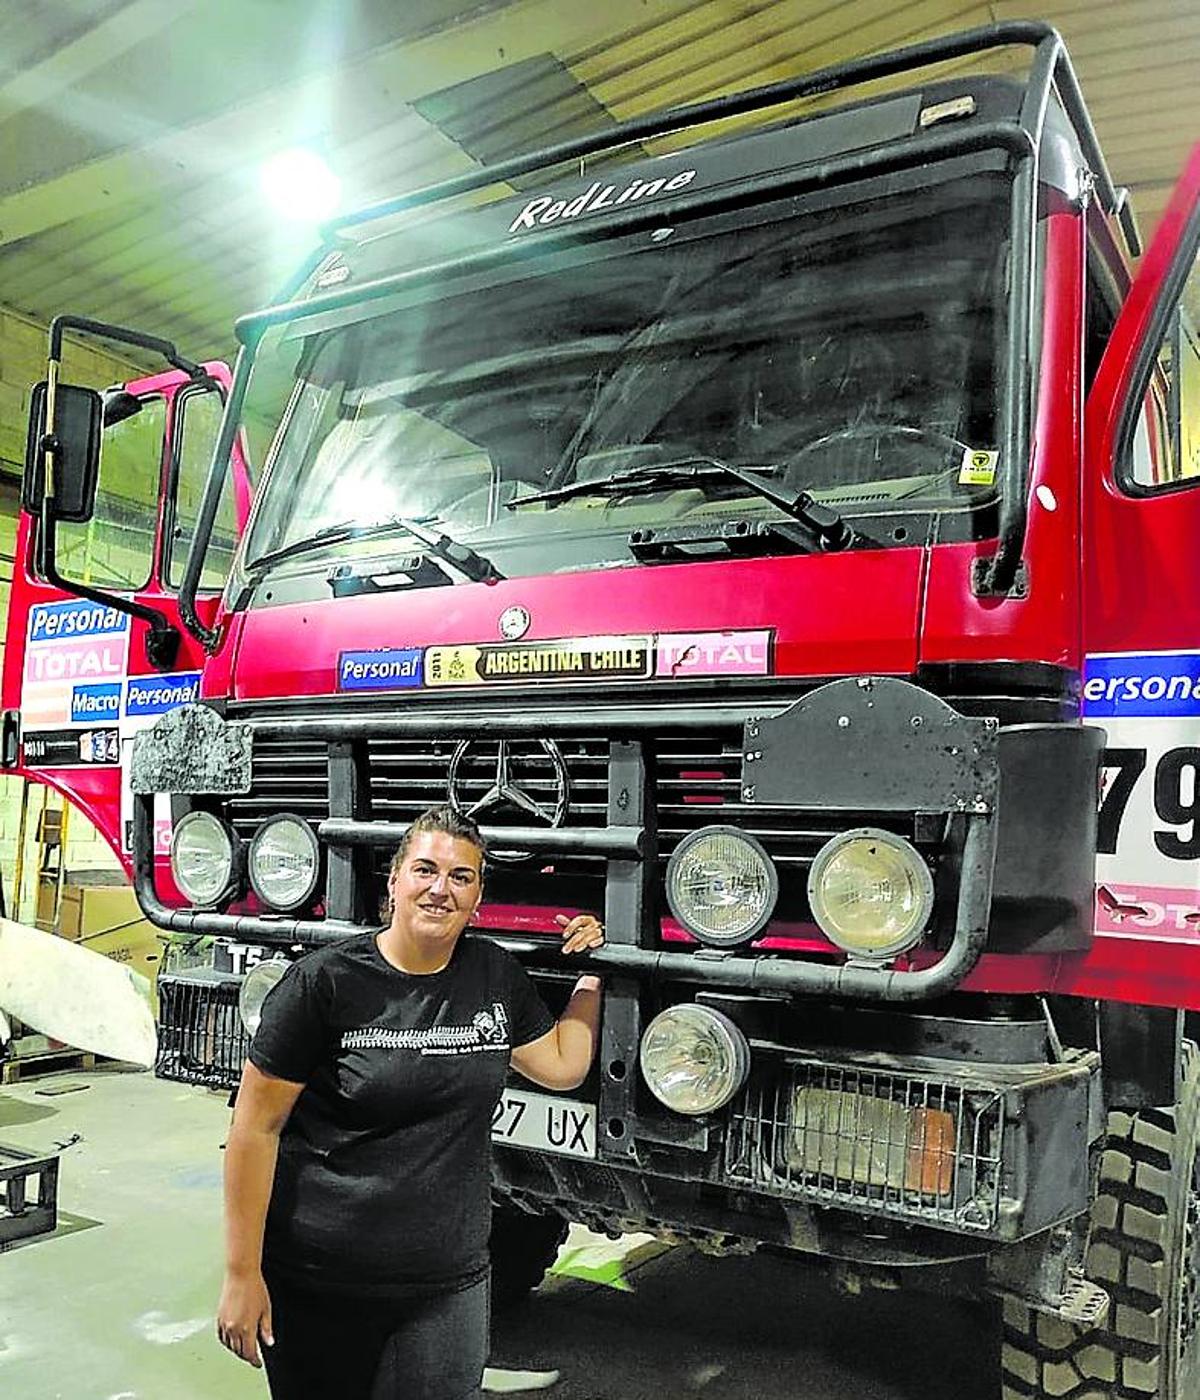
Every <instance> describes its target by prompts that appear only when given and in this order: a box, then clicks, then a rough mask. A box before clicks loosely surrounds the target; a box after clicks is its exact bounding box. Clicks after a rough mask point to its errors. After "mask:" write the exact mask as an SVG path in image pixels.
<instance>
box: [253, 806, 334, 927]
mask: <svg viewBox="0 0 1200 1400" xmlns="http://www.w3.org/2000/svg"><path fill="white" fill-rule="evenodd" d="M247 865H248V868H249V873H250V885H251V888H252V889H253V890H254V893H255V894H256V895H258V897H259V899H261V900H262V902H263V903H264V904H269V905H270V906H271V908H272V909H281V910H284V911H287V910H290V909H299V908H300V907H301V905H304V904H307V903H308V902H309V901H310V900H311V899H312V897H313V895H314V894H315V893H316V890H317V884H318V883H319V881H320V878H321V847H320V845H319V844H318V842H317V838H316V837H315V836H314V835H313V833H312V828H311V827H310V826H309V825H308V823H307V822H306V821H304V820H303V819H302V818H300V817H292V816H282V817H272V818H271V819H270V820H269V821H265V822H263V824H262V826H260V827H259V828H258V830H257V831H256V832H255V833H254V838H253V840H252V841H251V842H250V856H249V860H248V862H247Z"/></svg>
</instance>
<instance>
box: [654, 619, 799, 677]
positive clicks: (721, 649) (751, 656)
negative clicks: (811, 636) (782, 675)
mask: <svg viewBox="0 0 1200 1400" xmlns="http://www.w3.org/2000/svg"><path fill="white" fill-rule="evenodd" d="M772 637H773V633H772V631H771V629H770V628H761V629H759V630H757V631H744V632H663V633H660V634H659V636H658V638H657V642H656V645H655V661H654V674H655V675H656V676H660V677H667V678H668V679H671V680H686V679H687V677H689V676H768V675H770V674H771V640H772Z"/></svg>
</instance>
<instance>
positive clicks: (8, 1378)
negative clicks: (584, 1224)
mask: <svg viewBox="0 0 1200 1400" xmlns="http://www.w3.org/2000/svg"><path fill="white" fill-rule="evenodd" d="M63 1090H69V1092H63ZM225 1100H226V1096H225V1095H224V1094H216V1093H209V1092H206V1091H204V1090H200V1089H189V1088H185V1087H183V1086H181V1085H175V1084H168V1083H164V1082H161V1081H158V1080H155V1079H154V1078H153V1077H152V1076H151V1075H149V1074H147V1073H144V1072H139V1071H133V1070H129V1069H126V1068H124V1067H121V1066H115V1065H107V1066H104V1067H102V1068H100V1069H97V1070H95V1071H93V1072H89V1073H70V1074H58V1075H53V1076H50V1077H47V1078H42V1079H34V1080H30V1081H27V1082H25V1083H22V1084H18V1085H12V1086H9V1087H6V1088H4V1089H2V1090H0V1142H2V1143H5V1144H8V1145H11V1146H14V1147H19V1148H24V1149H26V1150H30V1151H38V1152H44V1151H47V1150H52V1149H53V1148H54V1147H55V1145H56V1144H61V1143H68V1142H70V1144H71V1145H69V1146H66V1147H65V1148H63V1150H62V1157H61V1160H62V1166H61V1180H60V1187H59V1204H60V1208H61V1212H62V1223H61V1225H60V1227H59V1230H58V1232H57V1233H56V1234H55V1235H53V1236H46V1237H42V1238H41V1239H39V1240H35V1241H30V1242H28V1243H24V1244H19V1245H16V1246H13V1247H11V1248H10V1249H9V1250H7V1251H5V1252H4V1255H3V1258H0V1396H3V1397H4V1398H5V1400H218V1398H219V1400H243V1398H245V1400H249V1397H258V1400H263V1397H265V1395H266V1387H265V1384H264V1382H263V1380H262V1377H261V1375H260V1374H259V1373H257V1372H255V1371H252V1370H251V1369H250V1368H249V1367H247V1366H245V1365H243V1364H242V1363H240V1362H238V1361H236V1360H234V1359H233V1358H232V1357H230V1356H229V1355H228V1354H227V1353H226V1352H224V1351H222V1349H221V1348H220V1346H219V1345H218V1343H217V1341H216V1339H215V1337H214V1335H213V1327H212V1315H213V1308H214V1306H215V1302H216V1297H217V1291H218V1286H219V1282H220V1261H221V1249H220V1233H219V1232H220V1171H221V1152H220V1147H221V1143H222V1141H223V1139H224V1134H225V1129H226V1126H227V1124H228V1113H227V1111H226V1107H225ZM72 1139H74V1141H72ZM622 1254H624V1256H625V1257H624V1259H623V1261H621V1262H615V1259H614V1256H619V1255H622ZM559 1269H560V1270H561V1272H560V1273H559V1274H558V1275H557V1276H556V1277H553V1278H551V1279H549V1280H548V1281H547V1283H546V1284H545V1285H544V1286H543V1288H542V1290H541V1291H540V1292H539V1294H538V1295H537V1296H536V1297H535V1298H534V1299H533V1301H532V1302H531V1303H530V1304H528V1305H527V1306H525V1307H522V1308H519V1309H517V1310H516V1311H515V1312H512V1313H510V1314H508V1315H505V1316H501V1317H500V1318H498V1319H497V1322H496V1327H495V1337H494V1343H493V1356H492V1361H493V1364H494V1367H495V1370H493V1371H492V1372H489V1375H488V1378H487V1379H488V1382H489V1384H490V1385H491V1386H492V1387H493V1388H494V1389H495V1390H496V1391H500V1392H515V1391H530V1390H533V1389H542V1390H544V1392H545V1393H546V1394H547V1395H548V1396H550V1397H552V1398H553V1400H643V1397H644V1400H674V1397H676V1396H686V1395H699V1394H700V1393H701V1392H703V1394H704V1396H705V1398H706V1400H783V1397H787V1400H835V1398H837V1397H842V1396H854V1397H856V1398H858V1400H918V1398H919V1400H964V1397H965V1398H966V1400H987V1397H989V1396H991V1395H993V1394H994V1393H995V1381H994V1379H993V1377H994V1371H993V1366H994V1357H995V1338H994V1336H993V1334H992V1331H991V1322H990V1320H989V1318H988V1317H987V1316H986V1315H985V1314H983V1313H982V1312H981V1311H980V1310H978V1309H973V1308H968V1307H967V1306H966V1305H957V1304H950V1305H947V1304H945V1303H934V1302H932V1301H930V1300H928V1299H923V1298H920V1297H917V1296H915V1295H891V1294H878V1293H873V1294H869V1295H864V1296H863V1297H860V1298H855V1299H844V1298H835V1297H834V1296H832V1294H831V1293H830V1292H829V1291H828V1289H827V1288H826V1286H825V1285H824V1283H823V1282H822V1280H821V1279H820V1278H819V1277H818V1276H817V1275H815V1274H814V1272H813V1271H811V1270H807V1269H803V1268H797V1267H796V1266H795V1265H794V1264H792V1263H791V1262H790V1261H788V1260H785V1259H779V1258H772V1257H770V1256H763V1255H756V1256H754V1257H752V1258H735V1259H709V1258H704V1257H702V1256H699V1255H697V1254H695V1253H694V1252H693V1251H691V1250H690V1249H673V1250H662V1249H660V1248H658V1247H657V1246H654V1245H647V1244H646V1243H645V1242H644V1241H642V1242H639V1241H638V1240H636V1239H630V1240H626V1241H622V1242H621V1243H620V1244H619V1245H618V1246H617V1247H616V1248H615V1249H614V1248H613V1246H612V1245H610V1244H609V1243H608V1242H607V1241H602V1240H601V1239H599V1238H598V1237H596V1236H591V1235H589V1234H588V1233H587V1232H586V1231H582V1230H576V1231H574V1232H573V1233H572V1236H571V1238H570V1239H569V1240H568V1242H567V1245H566V1246H565V1247H564V1251H563V1253H562V1254H561V1255H560V1259H559Z"/></svg>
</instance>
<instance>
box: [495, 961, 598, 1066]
mask: <svg viewBox="0 0 1200 1400" xmlns="http://www.w3.org/2000/svg"><path fill="white" fill-rule="evenodd" d="M599 1027H600V979H599V978H598V977H594V976H592V975H591V974H590V973H585V974H584V975H583V976H582V977H581V978H580V979H579V981H578V982H576V983H575V990H574V991H573V992H572V993H571V1000H570V1001H569V1002H567V1007H566V1010H565V1011H564V1012H563V1014H562V1015H561V1016H560V1017H559V1018H558V1020H557V1021H556V1022H555V1024H554V1025H553V1026H551V1027H550V1029H549V1030H548V1031H547V1032H546V1034H545V1035H543V1036H541V1037H539V1038H538V1039H537V1040H531V1041H530V1042H529V1044H528V1045H519V1046H517V1048H516V1049H515V1050H514V1051H513V1052H512V1063H513V1068H514V1069H516V1070H518V1071H519V1072H520V1073H521V1074H523V1075H524V1076H525V1078H526V1079H532V1080H533V1082H534V1083H535V1084H541V1085H542V1086H543V1087H544V1088H547V1089H577V1088H578V1087H579V1086H580V1085H581V1084H582V1083H583V1081H584V1080H585V1079H586V1078H587V1072H588V1070H589V1069H590V1068H591V1064H592V1056H593V1055H595V1053H596V1033H597V1031H598V1030H599Z"/></svg>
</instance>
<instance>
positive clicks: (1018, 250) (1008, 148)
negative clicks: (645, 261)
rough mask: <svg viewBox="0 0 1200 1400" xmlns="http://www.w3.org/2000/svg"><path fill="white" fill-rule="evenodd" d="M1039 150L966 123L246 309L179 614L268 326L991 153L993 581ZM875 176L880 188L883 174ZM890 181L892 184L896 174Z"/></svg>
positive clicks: (317, 321) (1014, 452) (997, 130)
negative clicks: (1004, 186)
mask: <svg viewBox="0 0 1200 1400" xmlns="http://www.w3.org/2000/svg"><path fill="white" fill-rule="evenodd" d="M1037 149H1038V148H1037V145H1036V143H1035V142H1034V140H1033V138H1032V136H1031V134H1030V133H1029V131H1028V130H1026V129H1025V128H1024V127H1023V126H1021V125H1018V124H1015V123H1011V122H1003V121H992V122H984V123H981V124H980V125H978V126H975V127H971V128H969V129H961V128H960V129H958V130H955V129H950V130H948V131H940V130H933V131H927V132H924V133H922V134H921V135H919V136H915V137H912V138H910V139H908V140H906V141H904V142H902V143H898V144H894V145H891V146H885V147H882V148H875V149H869V150H866V151H856V152H852V153H850V154H848V155H845V156H841V157H836V158H834V159H832V160H830V161H827V162H826V163H825V164H824V165H822V166H820V167H816V168H813V167H807V168H806V167H799V168H797V169H793V170H789V171H786V172H783V173H782V174H780V173H778V172H769V173H768V174H766V175H759V176H756V177H753V178H750V179H748V180H745V181H741V182H737V183H734V184H733V185H731V186H725V187H718V188H716V189H707V190H701V191H699V192H698V193H690V192H689V193H686V194H685V195H683V196H682V197H680V198H678V199H675V200H673V201H670V202H669V203H662V204H657V205H654V206H653V207H651V208H648V209H638V208H631V209H628V210H623V211H621V212H619V213H617V214H615V215H613V216H612V217H611V218H605V219H596V220H594V221H593V222H592V223H590V224H588V225H585V226H582V227H580V228H570V229H551V230H549V231H546V232H544V233H542V234H540V235H539V237H538V239H537V241H536V242H533V241H528V242H519V243H513V242H512V241H511V240H510V241H509V242H507V243H504V244H501V245H500V246H498V247H495V246H493V247H485V248H483V249H481V250H477V251H475V252H471V253H467V254H464V255H461V256H459V257H455V258H451V259H447V260H442V261H435V262H433V263H428V264H426V265H424V266H422V267H418V268H415V269H410V270H406V271H402V272H399V273H396V274H393V275H391V276H388V277H384V278H379V279H376V280H374V281H372V282H368V283H366V284H364V285H362V286H354V285H351V286H345V287H340V288H336V289H334V290H332V291H325V292H320V293H318V294H317V295H315V296H313V297H312V298H310V299H308V300H303V301H290V302H284V303H282V304H280V305H277V306H274V307H270V308H268V309H266V310H265V311H263V312H260V313H258V314H256V315H254V316H251V317H246V318H243V319H242V320H241V321H239V322H238V325H237V333H238V336H239V339H240V340H241V341H242V349H241V350H240V351H239V354H238V359H237V366H236V372H235V375H234V382H233V388H232V391H231V393H230V397H229V403H228V405H227V410H226V415H225V420H224V422H223V424H222V432H221V438H220V441H219V442H218V444H217V449H216V452H215V454H214V460H213V467H212V471H211V472H210V478H209V482H208V488H207V491H206V497H205V501H204V504H203V508H202V511H201V519H200V520H199V521H198V523H197V529H196V533H195V535H194V537H193V545H192V551H191V555H190V556H189V561H188V569H187V571H186V574H185V578H184V583H183V586H182V587H181V590H180V596H181V607H182V611H183V614H184V618H185V621H187V622H188V625H189V626H191V625H192V621H193V618H194V617H195V614H194V608H192V607H191V606H190V605H191V604H192V603H193V602H194V596H195V584H196V581H197V580H198V577H199V573H200V568H201V564H202V559H203V553H204V549H205V548H206V546H207V538H208V534H209V533H210V531H211V524H212V521H211V519H209V515H210V509H209V508H210V505H211V515H212V516H213V517H215V514H216V506H217V502H218V499H219V491H220V478H221V476H222V475H223V472H224V471H227V470H228V460H229V454H230V448H231V445H232V442H233V440H234V437H235V435H236V433H237V431H238V429H239V426H240V421H241V409H242V405H243V402H244V400H245V395H246V390H247V387H248V384H249V380H250V375H251V371H252V368H253V363H254V359H255V355H256V352H257V350H258V347H259V345H260V344H261V341H262V339H263V337H264V336H265V335H266V333H267V331H268V330H269V329H271V328H272V327H273V326H280V325H284V324H288V325H291V324H294V323H305V324H307V325H309V326H310V327H311V328H312V329H313V330H317V329H320V328H321V319H322V318H323V317H325V316H327V315H330V314H338V313H342V312H345V311H347V310H349V309H351V308H355V307H366V306H369V305H370V304H371V303H374V302H377V301H381V300H383V299H386V298H388V297H390V296H394V295H396V294H397V293H403V292H404V291H405V290H407V289H409V288H413V287H417V286H419V285H421V284H423V283H427V282H430V281H433V280H435V279H446V281H447V283H449V282H451V281H452V280H453V281H457V279H459V278H467V277H470V276H472V275H479V274H481V273H486V272H487V271H488V270H490V269H492V268H496V267H501V266H504V265H505V264H509V263H516V262H520V261H524V260H527V259H537V260H539V261H541V260H543V259H546V258H548V257H551V256H553V255H554V254H556V253H562V252H567V253H570V254H574V255H575V256H579V255H581V254H582V253H584V252H585V251H586V249H587V247H588V246H589V245H590V244H592V243H596V242H612V241H614V240H617V239H619V238H620V237H621V235H622V234H626V233H635V232H639V231H642V230H645V229H651V228H654V227H661V226H664V225H666V224H671V225H672V226H673V225H675V224H677V223H681V222H687V221H691V220H696V219H700V218H706V217H711V216H713V215H716V214H721V213H731V214H733V213H737V212H738V211H740V210H743V209H745V208H747V207H752V206H754V205H757V204H762V203H764V202H773V201H776V200H778V199H780V198H781V197H785V196H789V195H794V196H797V197H799V196H801V195H804V194H806V193H808V194H818V195H819V194H824V193H827V192H828V190H829V189H830V187H834V188H838V189H840V191H841V194H842V198H841V199H837V200H836V201H835V202H837V203H841V202H842V200H843V199H844V200H845V201H847V202H848V201H849V200H851V199H853V198H858V199H862V198H867V197H869V195H870V193H871V185H872V184H875V183H876V182H877V180H878V177H889V176H891V177H894V176H896V175H901V174H905V173H908V174H910V176H912V177H914V182H915V187H916V188H921V187H925V186H929V185H933V184H936V183H940V182H941V181H943V180H945V179H948V178H953V174H954V171H955V169H956V168H957V169H962V168H964V166H965V168H967V169H969V170H978V169H981V168H984V169H986V168H993V167H992V166H989V165H988V161H989V158H990V159H991V160H993V161H994V159H995V156H996V153H997V151H999V152H1001V153H1004V154H1006V155H1007V156H1008V157H1009V158H1010V163H1011V164H1012V165H1015V169H1014V170H1011V172H1010V174H1009V178H1010V181H1011V184H1010V205H1009V228H1008V234H1009V239H1010V247H1011V250H1012V251H1011V268H1012V277H1011V288H1012V295H1011V297H1010V302H1009V313H1010V314H1009V316H1008V318H1007V334H1006V361H1007V373H1006V374H1005V376H1004V382H1003V389H1002V395H1001V403H1000V408H999V419H998V422H999V429H1000V431H999V434H998V441H999V443H1000V467H999V474H998V481H997V486H998V489H999V492H1000V522H999V540H1000V546H999V551H998V553H997V556H996V557H995V560H994V561H993V563H994V569H993V574H994V576H995V578H996V580H997V582H999V583H1003V579H1002V578H1001V577H1000V575H1001V573H1002V572H1003V569H1002V567H1001V562H1002V561H1011V560H1012V558H1013V556H1014V551H1015V557H1017V558H1019V555H1020V549H1021V543H1022V541H1023V538H1024V530H1025V520H1026V514H1027V502H1026V493H1027V484H1028V473H1029V451H1030V441H1031V431H1030V419H1031V404H1032V392H1033V383H1032V367H1031V365H1030V362H1029V359H1028V356H1027V354H1026V347H1027V346H1028V344H1029V335H1030V328H1031V326H1032V324H1033V321H1034V303H1035V298H1036V285H1035V283H1036V277H1035V265H1036V259H1035V240H1036V230H1037V201H1036V191H1037V188H1038V179H1037V163H1038V162H1037ZM878 182H879V183H884V182H883V181H882V180H879V181H878ZM891 184H892V185H894V180H893V181H892V182H891ZM317 265H319V260H318V259H317V258H315V257H314V258H313V259H311V260H310V268H311V267H315V266H317ZM381 309H382V308H381ZM282 431H283V424H282V423H281V425H280V431H279V432H277V433H276V436H275V441H274V442H273V444H272V448H271V451H270V453H269V454H268V459H267V461H266V462H265V463H264V464H263V469H262V472H261V474H260V478H259V490H258V491H257V492H256V499H255V504H254V509H253V510H252V512H251V519H250V521H249V522H248V523H247V528H246V531H245V532H244V534H243V537H242V544H241V546H240V547H239V549H238V551H237V553H236V554H235V558H234V561H233V566H232V568H231V570H230V579H229V587H228V589H227V592H226V599H227V600H231V599H238V598H240V599H244V598H245V596H246V591H247V585H248V583H249V582H250V580H249V579H248V577H247V574H246V571H245V568H244V566H243V555H244V548H245V542H246V540H247V539H248V538H249V537H250V534H251V532H252V528H253V524H254V520H255V517H256V516H257V513H258V505H259V502H260V501H261V499H262V498H263V497H264V495H265V494H266V487H267V484H268V481H269V476H270V469H271V466H272V465H273V460H274V457H275V452H276V448H277V446H278V443H279V442H280V440H281V437H282ZM1004 586H1005V588H1006V587H1007V585H1004ZM189 613H190V616H189ZM195 621H196V624H197V626H198V627H200V628H201V629H202V630H203V633H204V639H205V640H206V642H207V643H208V644H209V645H212V644H214V643H215V640H216V635H217V634H216V632H215V631H214V630H213V629H208V628H205V627H204V626H203V624H202V623H200V622H199V619H195ZM193 630H195V629H193Z"/></svg>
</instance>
